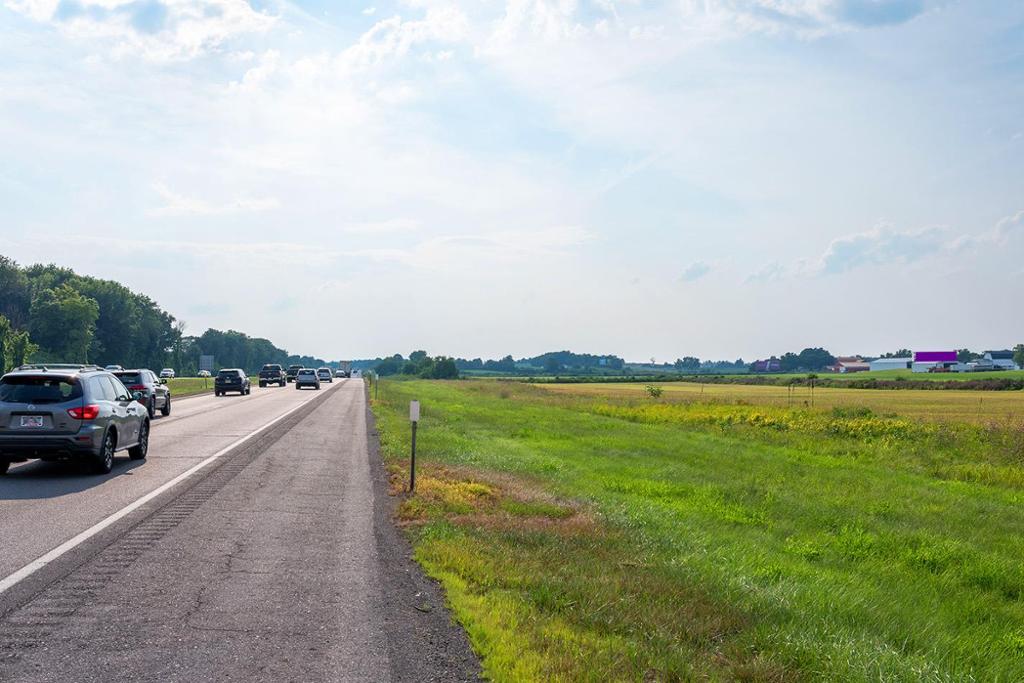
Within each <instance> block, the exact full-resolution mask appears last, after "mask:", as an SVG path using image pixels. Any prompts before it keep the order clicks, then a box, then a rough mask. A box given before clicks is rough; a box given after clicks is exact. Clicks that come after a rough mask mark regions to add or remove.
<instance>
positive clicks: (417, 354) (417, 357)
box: [409, 351, 427, 365]
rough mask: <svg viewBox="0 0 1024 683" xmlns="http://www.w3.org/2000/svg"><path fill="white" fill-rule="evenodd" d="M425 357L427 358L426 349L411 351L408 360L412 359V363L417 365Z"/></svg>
mask: <svg viewBox="0 0 1024 683" xmlns="http://www.w3.org/2000/svg"><path fill="white" fill-rule="evenodd" d="M426 359H427V352H426V351H413V352H412V353H410V354H409V360H410V361H412V362H413V363H415V364H417V365H419V364H420V363H422V362H423V361H425V360H426Z"/></svg>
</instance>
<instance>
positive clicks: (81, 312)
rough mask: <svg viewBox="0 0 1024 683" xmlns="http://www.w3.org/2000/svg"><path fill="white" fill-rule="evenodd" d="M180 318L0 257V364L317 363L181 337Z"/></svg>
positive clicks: (108, 286) (111, 287)
mask: <svg viewBox="0 0 1024 683" xmlns="http://www.w3.org/2000/svg"><path fill="white" fill-rule="evenodd" d="M184 332H185V324H184V322H182V321H180V320H177V319H176V318H175V317H174V316H173V315H171V314H170V313H168V312H167V311H165V310H163V309H162V308H160V306H158V305H157V303H156V302H155V301H153V300H152V299H150V298H149V297H148V296H146V295H144V294H139V293H137V292H133V291H131V290H130V289H128V288H127V287H125V286H124V285H122V284H120V283H118V282H114V281H112V280H102V279H99V278H94V277H90V276H86V275H79V274H77V273H75V272H74V271H73V270H71V269H70V268H61V267H59V266H56V265H53V264H49V265H42V264H37V265H32V266H27V267H22V266H20V265H18V264H17V263H16V262H14V261H13V260H11V259H9V258H7V257H5V256H0V369H2V370H4V371H6V370H8V369H10V368H12V367H15V366H18V365H21V364H23V363H26V362H36V363H47V362H49V363H58V362H60V363H95V364H97V365H113V364H116V365H123V366H124V367H147V368H155V369H159V368H161V367H164V366H166V365H168V364H170V365H172V366H173V367H174V368H175V369H176V370H177V371H178V372H179V373H180V374H190V373H194V372H195V371H196V370H197V369H198V368H197V365H198V359H199V356H200V355H202V354H209V355H213V356H214V357H215V360H216V363H217V367H240V368H244V369H245V370H247V371H249V372H252V371H255V370H256V369H258V368H259V366H260V365H262V364H263V363H266V362H271V363H273V362H278V363H282V364H286V363H299V362H301V363H303V364H309V365H313V364H319V365H323V364H324V362H323V361H322V360H320V359H316V358H310V357H306V356H294V355H289V354H288V353H287V352H286V351H285V350H284V349H280V348H278V347H276V346H274V345H273V344H272V343H271V342H269V341H268V340H266V339H257V338H252V337H249V336H247V335H245V334H243V333H241V332H235V331H233V330H229V331H227V332H221V331H219V330H212V329H211V330H207V331H206V332H205V333H203V334H202V335H201V336H199V337H190V336H186V335H185V334H184Z"/></svg>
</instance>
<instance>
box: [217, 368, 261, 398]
mask: <svg viewBox="0 0 1024 683" xmlns="http://www.w3.org/2000/svg"><path fill="white" fill-rule="evenodd" d="M229 391H237V392H238V393H239V394H241V395H242V396H245V395H246V394H251V393H252V383H251V382H250V381H249V376H248V375H247V374H245V370H241V369H239V368H227V369H225V370H221V371H220V372H218V373H217V376H216V377H214V379H213V393H214V394H216V395H217V396H221V395H223V394H226V393H228V392H229Z"/></svg>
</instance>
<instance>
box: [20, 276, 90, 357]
mask: <svg viewBox="0 0 1024 683" xmlns="http://www.w3.org/2000/svg"><path fill="white" fill-rule="evenodd" d="M99 314H100V307H99V304H97V303H96V301H95V300H94V299H90V298H88V297H85V296H82V295H81V294H79V293H78V292H77V291H75V290H74V289H73V288H72V287H71V286H69V285H68V284H67V283H64V284H62V285H60V286H58V287H56V288H55V289H44V290H42V291H41V292H39V293H38V294H37V295H36V297H35V299H34V300H33V301H32V308H31V312H30V316H31V334H32V338H33V339H34V340H35V341H36V342H37V343H38V344H39V345H40V347H42V350H43V351H44V352H45V353H46V355H47V356H49V357H50V358H51V359H55V360H61V361H65V362H72V363H85V362H88V360H89V348H90V345H91V343H92V337H93V333H94V331H95V329H96V319H97V318H99Z"/></svg>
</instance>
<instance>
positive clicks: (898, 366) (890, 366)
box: [868, 357, 914, 372]
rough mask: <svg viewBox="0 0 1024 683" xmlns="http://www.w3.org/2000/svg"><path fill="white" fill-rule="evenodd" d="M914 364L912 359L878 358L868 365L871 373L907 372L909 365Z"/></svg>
mask: <svg viewBox="0 0 1024 683" xmlns="http://www.w3.org/2000/svg"><path fill="white" fill-rule="evenodd" d="M913 362H914V359H913V358H910V357H907V358H878V359H876V360H873V361H871V362H869V363H868V365H869V367H870V369H871V372H879V371H880V370H909V369H910V364H911V363H913Z"/></svg>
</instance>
